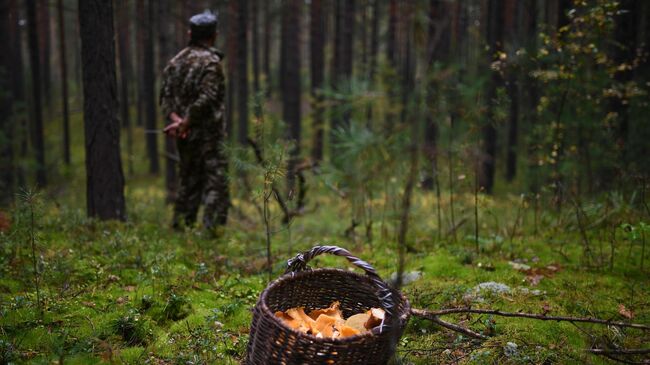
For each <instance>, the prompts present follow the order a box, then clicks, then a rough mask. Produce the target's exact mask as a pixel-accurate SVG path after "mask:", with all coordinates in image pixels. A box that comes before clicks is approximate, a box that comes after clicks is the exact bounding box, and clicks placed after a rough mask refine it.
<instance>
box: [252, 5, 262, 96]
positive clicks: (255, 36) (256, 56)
mask: <svg viewBox="0 0 650 365" xmlns="http://www.w3.org/2000/svg"><path fill="white" fill-rule="evenodd" d="M258 18H259V0H251V39H252V43H253V44H252V47H253V92H254V93H255V94H257V93H258V92H259V91H260V52H259V47H260V32H259V29H258V28H259V24H258V23H259V22H258Z"/></svg>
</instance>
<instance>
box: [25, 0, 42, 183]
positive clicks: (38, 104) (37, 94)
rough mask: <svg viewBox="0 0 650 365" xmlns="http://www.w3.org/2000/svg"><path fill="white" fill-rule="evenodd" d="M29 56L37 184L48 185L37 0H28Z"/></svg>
mask: <svg viewBox="0 0 650 365" xmlns="http://www.w3.org/2000/svg"><path fill="white" fill-rule="evenodd" d="M27 30H28V41H29V58H30V66H31V69H32V107H33V113H32V114H33V117H32V118H33V121H32V126H31V129H32V143H33V146H34V150H35V152H36V184H38V186H39V187H40V188H43V187H45V186H47V177H46V173H45V140H44V138H43V105H42V100H41V81H42V80H41V55H40V52H39V47H38V45H39V43H38V33H37V24H36V0H27Z"/></svg>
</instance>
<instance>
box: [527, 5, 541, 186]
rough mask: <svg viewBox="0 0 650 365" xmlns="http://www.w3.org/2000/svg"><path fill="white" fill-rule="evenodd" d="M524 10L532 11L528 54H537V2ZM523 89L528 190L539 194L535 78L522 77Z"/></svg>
mask: <svg viewBox="0 0 650 365" xmlns="http://www.w3.org/2000/svg"><path fill="white" fill-rule="evenodd" d="M525 6H526V8H528V9H532V10H531V11H529V12H528V17H527V18H526V39H527V42H528V44H527V50H528V54H537V11H536V9H537V8H538V2H537V0H527V1H526V3H525ZM524 82H525V88H526V90H528V95H527V98H526V104H525V105H526V108H525V109H526V110H527V111H526V112H525V115H526V123H527V128H528V135H530V138H529V141H528V146H527V153H528V175H529V178H528V181H529V182H530V183H529V184H528V190H529V191H530V192H532V193H535V194H536V193H537V192H539V188H540V187H539V184H540V179H539V166H538V164H537V152H538V149H539V143H540V142H539V141H538V138H536V133H535V132H534V131H535V129H534V126H536V125H537V123H538V122H537V120H538V118H537V105H538V104H539V87H538V85H537V81H536V80H535V77H533V76H531V75H530V74H529V73H527V74H526V76H525V77H524Z"/></svg>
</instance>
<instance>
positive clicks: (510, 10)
mask: <svg viewBox="0 0 650 365" xmlns="http://www.w3.org/2000/svg"><path fill="white" fill-rule="evenodd" d="M518 6H521V1H518V0H507V1H506V3H505V8H504V11H505V14H504V17H505V34H506V38H507V40H508V43H509V52H508V53H509V54H510V56H511V57H510V58H511V59H515V55H514V53H515V51H516V50H517V49H518V48H519V41H518V29H517V23H516V22H517V18H518V16H517V15H518V13H519V12H518ZM507 74H508V81H507V82H506V92H507V93H508V98H509V99H510V112H509V113H508V144H507V153H506V180H507V181H509V182H510V181H512V180H514V178H515V176H516V175H517V136H518V128H519V80H518V75H517V69H515V68H514V67H512V66H511V67H509V68H508V70H507Z"/></svg>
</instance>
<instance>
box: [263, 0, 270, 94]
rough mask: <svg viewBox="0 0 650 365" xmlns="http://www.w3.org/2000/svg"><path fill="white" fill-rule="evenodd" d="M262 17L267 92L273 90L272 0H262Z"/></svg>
mask: <svg viewBox="0 0 650 365" xmlns="http://www.w3.org/2000/svg"><path fill="white" fill-rule="evenodd" d="M262 3H263V5H262V14H263V15H262V19H263V21H264V25H263V27H264V41H263V42H264V49H263V50H262V68H263V69H264V77H265V78H266V88H267V92H268V93H270V91H271V11H270V6H271V5H270V3H271V1H270V0H263V1H262Z"/></svg>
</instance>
